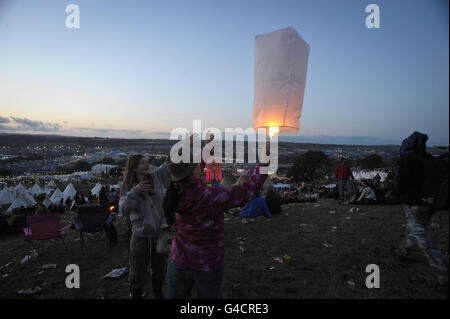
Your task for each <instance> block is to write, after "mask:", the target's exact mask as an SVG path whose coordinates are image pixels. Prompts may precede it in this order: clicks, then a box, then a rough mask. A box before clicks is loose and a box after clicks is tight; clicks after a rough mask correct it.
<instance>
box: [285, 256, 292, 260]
mask: <svg viewBox="0 0 450 319" xmlns="http://www.w3.org/2000/svg"><path fill="white" fill-rule="evenodd" d="M283 259H284V260H286V261H290V260H291V259H292V257H291V256H289V255H284V256H283Z"/></svg>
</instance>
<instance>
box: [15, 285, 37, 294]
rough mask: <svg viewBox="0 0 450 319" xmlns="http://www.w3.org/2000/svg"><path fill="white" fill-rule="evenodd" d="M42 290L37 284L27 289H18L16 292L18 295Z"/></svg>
mask: <svg viewBox="0 0 450 319" xmlns="http://www.w3.org/2000/svg"><path fill="white" fill-rule="evenodd" d="M41 291H42V288H41V287H39V286H36V287H34V288H29V289H20V290H19V291H18V292H17V293H18V294H19V295H34V294H37V293H39V292H41Z"/></svg>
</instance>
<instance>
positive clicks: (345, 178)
mask: <svg viewBox="0 0 450 319" xmlns="http://www.w3.org/2000/svg"><path fill="white" fill-rule="evenodd" d="M334 177H335V179H336V185H337V186H338V189H339V204H341V203H342V202H343V201H344V187H345V188H346V189H347V190H348V192H349V193H350V198H352V197H353V185H352V182H351V181H350V178H351V179H352V180H353V181H355V177H353V173H352V170H351V169H350V167H349V166H348V165H347V164H346V163H345V159H344V158H341V159H340V160H339V164H338V166H337V167H336V172H335V173H334Z"/></svg>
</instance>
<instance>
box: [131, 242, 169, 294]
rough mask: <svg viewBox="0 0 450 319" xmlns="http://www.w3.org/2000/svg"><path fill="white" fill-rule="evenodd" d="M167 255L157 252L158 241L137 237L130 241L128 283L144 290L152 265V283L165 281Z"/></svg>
mask: <svg viewBox="0 0 450 319" xmlns="http://www.w3.org/2000/svg"><path fill="white" fill-rule="evenodd" d="M166 260H167V254H158V253H157V252H156V239H155V238H145V237H139V236H136V235H134V234H133V235H132V236H131V240H130V273H129V277H128V282H129V283H130V286H131V287H132V288H135V289H142V288H143V287H144V285H145V283H146V279H147V278H148V271H147V268H148V265H149V264H151V269H152V281H154V282H155V281H159V282H162V281H163V280H164V274H165V265H166Z"/></svg>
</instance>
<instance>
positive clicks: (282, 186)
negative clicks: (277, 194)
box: [273, 184, 291, 189]
mask: <svg viewBox="0 0 450 319" xmlns="http://www.w3.org/2000/svg"><path fill="white" fill-rule="evenodd" d="M273 187H275V188H276V189H285V188H291V185H290V184H275V185H273Z"/></svg>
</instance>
